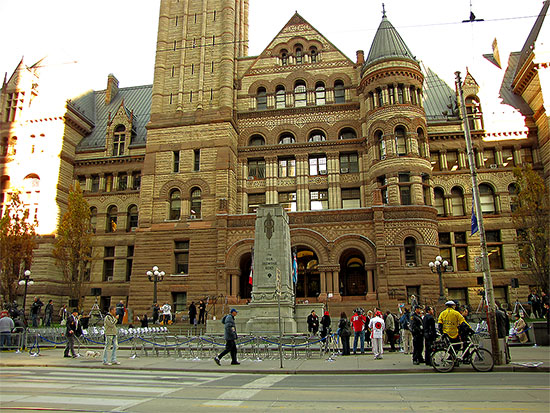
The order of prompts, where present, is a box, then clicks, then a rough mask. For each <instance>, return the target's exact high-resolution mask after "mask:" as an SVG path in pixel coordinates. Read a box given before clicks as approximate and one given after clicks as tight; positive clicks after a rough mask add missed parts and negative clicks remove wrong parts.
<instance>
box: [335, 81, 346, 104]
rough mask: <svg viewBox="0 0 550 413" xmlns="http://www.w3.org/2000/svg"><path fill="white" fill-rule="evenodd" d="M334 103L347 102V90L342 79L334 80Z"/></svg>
mask: <svg viewBox="0 0 550 413" xmlns="http://www.w3.org/2000/svg"><path fill="white" fill-rule="evenodd" d="M334 103H346V90H345V89H344V82H342V81H341V80H337V81H336V82H334Z"/></svg>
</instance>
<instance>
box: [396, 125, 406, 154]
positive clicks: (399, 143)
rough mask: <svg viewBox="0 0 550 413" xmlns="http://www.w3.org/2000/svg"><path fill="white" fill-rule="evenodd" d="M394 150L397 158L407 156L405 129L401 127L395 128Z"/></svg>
mask: <svg viewBox="0 0 550 413" xmlns="http://www.w3.org/2000/svg"><path fill="white" fill-rule="evenodd" d="M395 149H396V151H397V154H398V155H399V156H405V155H406V154H407V138H406V135H405V128H403V127H402V126H398V127H397V128H395Z"/></svg>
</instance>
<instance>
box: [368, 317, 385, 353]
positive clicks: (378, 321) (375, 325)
mask: <svg viewBox="0 0 550 413" xmlns="http://www.w3.org/2000/svg"><path fill="white" fill-rule="evenodd" d="M385 327H386V326H385V323H384V319H383V318H382V313H381V312H380V311H377V312H376V313H375V315H374V317H373V318H371V319H370V322H369V329H370V331H371V343H372V353H373V354H374V359H375V360H380V359H381V358H382V355H383V354H384V345H383V337H384V328H385Z"/></svg>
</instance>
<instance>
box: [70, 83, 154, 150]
mask: <svg viewBox="0 0 550 413" xmlns="http://www.w3.org/2000/svg"><path fill="white" fill-rule="evenodd" d="M152 90H153V86H152V85H145V86H135V87H128V88H121V89H119V90H118V92H117V94H116V96H115V97H114V99H113V100H112V101H111V103H109V104H108V105H106V104H105V93H106V90H100V91H90V92H88V93H86V94H84V95H82V96H79V97H77V98H75V99H73V100H72V102H71V103H72V106H73V107H75V108H76V110H78V111H79V112H80V113H81V114H82V115H84V116H85V117H86V118H88V119H90V120H91V121H92V122H93V123H94V125H95V127H94V129H93V130H92V133H90V134H89V135H88V136H86V137H84V138H83V139H82V140H81V141H80V143H79V144H78V147H77V151H86V150H93V149H101V148H104V147H105V135H106V133H107V124H108V122H109V114H111V118H112V117H113V116H114V115H115V114H116V112H117V111H118V109H119V108H120V106H121V105H122V104H123V103H122V101H124V106H123V108H124V110H125V111H126V115H127V116H128V117H130V116H131V112H132V111H133V129H134V130H135V133H136V134H135V136H133V137H132V145H131V146H133V145H144V144H145V142H146V141H147V130H146V129H145V126H146V125H147V123H148V122H149V119H150V116H151V97H152Z"/></svg>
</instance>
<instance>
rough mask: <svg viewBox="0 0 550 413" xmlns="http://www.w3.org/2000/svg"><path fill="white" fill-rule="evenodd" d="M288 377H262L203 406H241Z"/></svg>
mask: <svg viewBox="0 0 550 413" xmlns="http://www.w3.org/2000/svg"><path fill="white" fill-rule="evenodd" d="M287 377H289V376H287V375H273V376H266V377H262V378H259V379H257V380H254V381H252V382H250V383H247V384H245V385H243V386H241V387H240V388H238V389H232V390H228V391H226V392H225V393H222V394H221V395H220V396H218V398H217V399H216V400H211V401H209V402H206V403H204V404H203V405H204V406H211V407H215V406H216V407H223V406H227V407H236V406H240V405H241V404H242V403H244V401H245V400H248V399H250V398H252V397H254V396H255V395H256V394H258V393H259V392H261V391H262V390H264V389H266V388H268V387H271V386H273V385H274V384H276V383H278V382H280V381H281V380H284V379H285V378H287Z"/></svg>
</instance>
